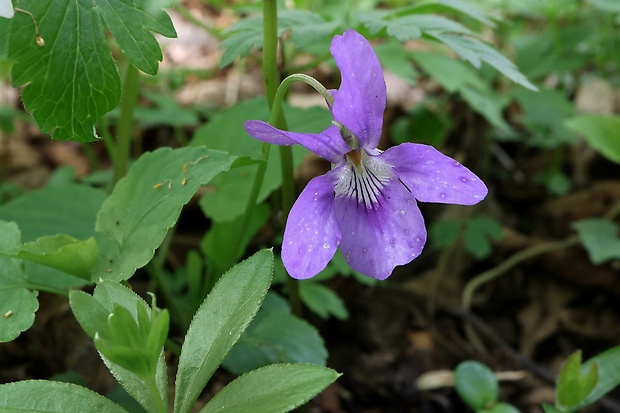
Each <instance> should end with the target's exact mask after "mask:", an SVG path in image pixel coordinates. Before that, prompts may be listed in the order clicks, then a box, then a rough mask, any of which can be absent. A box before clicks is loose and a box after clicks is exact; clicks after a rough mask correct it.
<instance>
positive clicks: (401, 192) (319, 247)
mask: <svg viewBox="0 0 620 413" xmlns="http://www.w3.org/2000/svg"><path fill="white" fill-rule="evenodd" d="M330 51H331V54H332V55H333V56H334V59H335V60H336V64H337V65H338V68H339V69H340V71H341V74H342V81H341V84H340V88H339V89H338V90H336V91H333V90H332V91H330V93H331V95H332V96H333V97H334V102H333V105H331V107H330V110H331V112H332V115H333V117H334V122H333V124H332V126H330V127H328V128H327V129H325V130H324V131H323V132H321V133H318V134H313V133H296V132H289V131H283V130H279V129H276V128H274V127H273V126H271V125H269V124H268V123H265V122H262V121H257V120H251V121H247V122H245V130H246V131H247V133H248V134H250V135H251V136H252V137H254V138H256V139H259V140H261V141H264V142H269V143H273V144H276V145H293V144H300V145H303V146H305V147H306V148H308V149H309V150H311V151H312V152H314V153H316V154H317V155H319V156H321V157H323V158H325V159H327V160H328V161H330V162H331V163H332V164H333V168H332V169H331V171H329V172H327V173H326V174H325V175H322V176H318V177H316V178H313V179H312V180H311V181H310V182H309V183H308V185H307V186H306V188H305V189H304V190H303V191H302V193H301V195H300V196H299V198H298V199H297V201H296V202H295V205H293V208H292V210H291V213H290V215H289V217H288V222H287V223H286V228H285V230H284V240H283V243H282V261H283V262H284V266H285V267H286V269H287V271H288V272H289V274H290V275H291V276H292V277H293V278H298V279H304V278H310V277H313V276H315V275H316V274H317V273H319V272H320V271H321V270H323V269H324V268H325V266H326V265H327V263H328V262H329V261H330V260H331V258H332V257H333V256H334V253H335V252H336V249H337V248H338V246H340V249H341V251H342V254H343V255H344V258H345V259H346V261H347V263H348V264H349V265H350V266H351V268H353V269H354V270H356V271H359V272H361V273H362V274H364V275H367V276H369V277H373V278H376V279H379V280H384V279H386V278H387V277H389V276H390V274H391V273H392V270H393V269H394V267H396V266H397V265H403V264H407V263H408V262H410V261H412V260H413V259H414V258H416V257H417V256H418V255H420V253H421V252H422V248H423V247H424V244H425V242H426V228H425V227H424V219H423V218H422V214H421V213H420V210H419V208H418V206H417V203H416V200H418V201H422V202H438V203H449V204H460V205H473V204H476V203H478V202H480V201H481V200H482V199H483V198H484V197H485V196H486V194H487V188H486V186H485V185H484V183H483V182H482V181H481V180H480V179H479V178H478V177H477V176H476V175H474V174H473V173H472V172H471V171H470V170H469V169H467V168H465V167H464V166H462V165H461V164H459V163H458V162H457V161H455V160H454V159H452V158H449V157H447V156H445V155H443V154H441V153H440V152H438V151H437V150H436V149H434V148H433V147H431V146H427V145H421V144H414V143H404V144H401V145H398V146H394V147H391V148H389V149H388V150H386V151H385V152H383V151H380V150H378V149H377V145H378V144H379V138H380V137H381V129H382V126H383V112H384V111H385V106H386V86H385V80H384V78H383V72H382V70H381V65H380V63H379V59H378V58H377V56H376V54H375V53H374V51H373V49H372V46H371V45H370V43H369V42H368V41H367V40H366V39H365V38H364V37H363V36H362V35H360V34H359V33H357V32H355V31H352V30H347V31H346V32H345V33H344V34H343V35H340V36H335V37H334V39H333V41H332V43H331V47H330ZM345 140H346V141H345ZM347 142H348V143H347Z"/></svg>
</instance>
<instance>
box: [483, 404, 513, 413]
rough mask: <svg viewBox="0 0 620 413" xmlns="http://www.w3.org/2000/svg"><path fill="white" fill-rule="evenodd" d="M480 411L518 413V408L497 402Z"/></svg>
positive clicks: (487, 412)
mask: <svg viewBox="0 0 620 413" xmlns="http://www.w3.org/2000/svg"><path fill="white" fill-rule="evenodd" d="M480 413H520V412H519V409H517V408H516V407H514V406H513V405H512V404H508V403H497V404H495V405H494V406H493V407H491V408H490V409H488V410H484V411H482V412H480Z"/></svg>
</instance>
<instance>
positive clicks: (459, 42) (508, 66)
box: [428, 31, 538, 90]
mask: <svg viewBox="0 0 620 413" xmlns="http://www.w3.org/2000/svg"><path fill="white" fill-rule="evenodd" d="M428 34H429V35H430V36H432V37H434V38H436V39H437V40H439V41H441V42H442V43H444V44H445V45H446V46H448V47H449V48H450V49H452V50H454V52H456V54H458V55H459V56H460V57H461V58H462V59H464V60H467V61H469V62H470V63H471V64H472V65H473V66H474V67H476V68H480V66H481V63H482V62H486V63H488V64H489V65H491V66H492V67H494V68H495V69H496V70H497V71H498V72H500V73H502V74H503V75H504V76H506V77H507V78H509V79H510V80H512V81H513V82H515V83H516V84H518V85H521V86H523V87H525V88H527V89H530V90H538V89H537V88H536V86H534V85H533V84H532V83H530V81H529V80H528V79H527V78H526V77H525V76H524V75H523V74H522V73H521V72H519V70H518V69H517V67H516V66H515V65H514V63H512V62H511V61H510V60H508V59H507V58H506V57H505V56H504V55H502V54H501V53H499V52H498V51H497V50H495V49H494V48H493V47H491V46H489V45H487V44H486V43H483V42H482V41H480V40H478V39H476V38H473V37H469V36H462V35H460V34H453V33H445V32H441V31H429V32H428Z"/></svg>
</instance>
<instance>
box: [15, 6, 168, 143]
mask: <svg viewBox="0 0 620 413" xmlns="http://www.w3.org/2000/svg"><path fill="white" fill-rule="evenodd" d="M148 4H149V2H148V1H146V0H94V1H93V2H90V3H89V2H77V1H74V0H55V1H53V2H42V1H38V0H17V1H16V7H19V8H21V9H24V10H27V11H28V12H29V13H31V14H32V17H33V18H34V19H35V20H36V21H37V27H38V29H39V33H40V35H38V34H37V32H36V29H35V27H34V24H33V21H32V18H31V16H29V15H28V14H26V13H18V15H17V16H15V17H14V18H13V21H12V25H11V30H10V35H9V36H10V39H9V58H11V59H12V60H14V61H15V62H16V63H15V65H14V66H13V70H12V80H13V85H14V86H16V87H19V86H23V85H26V86H25V87H24V89H23V90H22V100H23V102H24V106H25V107H26V110H28V111H29V112H32V115H33V117H34V118H35V120H36V121H37V124H38V125H39V128H40V129H41V130H42V131H43V132H45V133H52V137H53V138H54V139H57V140H75V141H82V142H88V141H94V140H96V139H98V137H97V136H96V134H95V131H94V124H95V122H97V120H98V119H99V118H101V116H103V115H104V114H105V113H107V112H109V111H110V110H112V109H113V108H114V107H115V106H116V105H117V103H118V101H119V98H120V78H119V75H118V71H117V69H116V66H115V64H114V60H113V58H112V53H111V50H110V46H109V45H108V42H107V40H106V34H105V28H106V27H107V29H109V30H110V31H111V32H112V33H113V34H114V36H115V37H116V41H117V43H118V45H119V47H120V48H121V50H123V52H125V54H126V55H127V57H128V59H129V61H130V62H131V63H132V64H134V65H135V66H136V67H138V68H139V69H141V70H143V71H145V72H146V73H150V74H155V73H156V72H157V65H158V61H160V60H161V50H160V48H159V45H158V43H157V41H156V40H155V38H154V36H153V34H152V33H151V31H152V30H155V31H158V32H159V33H160V34H163V35H167V36H170V35H174V28H173V27H172V23H171V21H170V18H169V17H168V16H167V15H165V13H163V12H162V11H161V10H160V11H159V13H156V11H154V10H148V7H147V6H148ZM154 13H156V15H154ZM162 15H163V16H164V17H162ZM166 19H167V21H166ZM104 22H105V24H106V26H105V27H104ZM127 22H131V24H126V23H127ZM37 36H38V37H37ZM40 39H42V40H43V42H44V44H43V45H41V44H42V42H41V41H40Z"/></svg>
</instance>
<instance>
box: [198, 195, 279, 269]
mask: <svg viewBox="0 0 620 413" xmlns="http://www.w3.org/2000/svg"><path fill="white" fill-rule="evenodd" d="M268 218H269V206H268V205H266V204H260V205H257V206H256V208H254V210H253V211H252V216H251V217H250V220H249V222H248V223H247V224H248V225H247V228H246V229H245V231H246V232H245V233H244V234H243V236H242V237H240V234H241V224H242V221H243V217H239V218H237V219H236V220H234V221H229V222H214V223H213V224H212V225H211V228H209V232H208V233H207V235H206V237H205V238H204V239H203V241H202V242H201V243H200V250H201V251H202V252H203V253H204V255H205V256H206V257H208V258H209V260H210V263H211V264H212V265H215V266H217V269H218V270H219V271H215V272H216V273H219V274H218V275H220V274H223V273H224V271H226V270H228V269H229V268H230V267H232V266H233V265H234V264H235V263H236V262H238V260H239V258H241V255H242V254H243V253H244V252H245V250H246V248H247V246H248V244H249V243H250V241H251V240H252V238H253V237H254V235H256V233H257V232H258V231H259V230H260V229H261V228H262V227H263V225H265V223H266V222H267V219H268Z"/></svg>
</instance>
